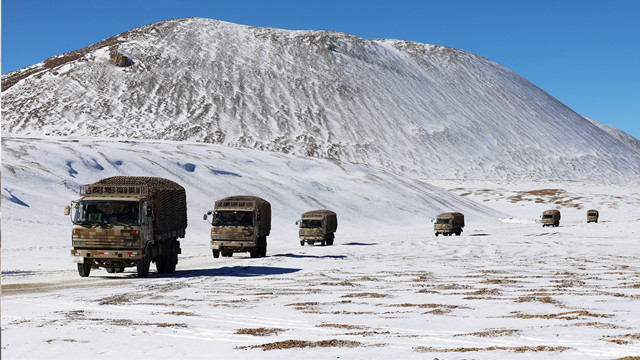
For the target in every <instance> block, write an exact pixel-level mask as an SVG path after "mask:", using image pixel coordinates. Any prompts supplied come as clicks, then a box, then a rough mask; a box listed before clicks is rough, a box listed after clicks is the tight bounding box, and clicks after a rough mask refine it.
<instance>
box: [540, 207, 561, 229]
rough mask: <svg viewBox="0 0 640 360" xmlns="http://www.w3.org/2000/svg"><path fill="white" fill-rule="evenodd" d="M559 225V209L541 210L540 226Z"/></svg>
mask: <svg viewBox="0 0 640 360" xmlns="http://www.w3.org/2000/svg"><path fill="white" fill-rule="evenodd" d="M559 225H560V210H555V209H552V210H545V211H543V212H542V227H545V226H554V227H558V226H559Z"/></svg>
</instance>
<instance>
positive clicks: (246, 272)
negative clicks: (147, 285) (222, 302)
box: [151, 266, 302, 278]
mask: <svg viewBox="0 0 640 360" xmlns="http://www.w3.org/2000/svg"><path fill="white" fill-rule="evenodd" d="M300 270H302V269H294V268H283V267H271V266H225V267H222V268H218V269H199V270H176V271H175V272H174V273H173V274H170V275H168V274H151V275H155V276H153V277H156V276H157V277H178V278H191V277H199V276H232V277H253V276H265V275H283V274H291V273H295V272H298V271H300Z"/></svg>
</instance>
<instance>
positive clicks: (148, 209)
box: [146, 206, 151, 216]
mask: <svg viewBox="0 0 640 360" xmlns="http://www.w3.org/2000/svg"><path fill="white" fill-rule="evenodd" d="M146 215H147V216H151V206H149V207H147V213H146Z"/></svg>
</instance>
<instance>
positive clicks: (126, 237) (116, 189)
mask: <svg viewBox="0 0 640 360" xmlns="http://www.w3.org/2000/svg"><path fill="white" fill-rule="evenodd" d="M80 196H81V198H80V199H78V200H75V201H73V202H71V205H70V206H66V207H65V210H64V213H65V215H71V222H72V223H73V225H72V226H71V240H72V246H73V249H72V250H71V257H72V259H73V261H74V262H76V263H77V264H78V273H79V274H80V276H82V277H86V276H89V273H90V272H91V269H97V268H105V269H106V270H107V272H109V273H114V272H123V271H124V268H126V267H133V266H135V267H136V268H137V274H138V277H141V278H144V277H147V276H148V274H149V266H150V263H151V262H155V263H156V268H157V270H158V272H159V273H171V272H174V271H175V269H176V265H177V264H178V254H180V252H181V249H180V242H179V241H178V238H184V236H185V231H186V228H187V200H186V193H185V190H184V188H183V187H182V186H180V185H178V184H177V183H175V182H173V181H171V180H167V179H162V178H155V177H133V176H115V177H110V178H106V179H102V180H100V181H97V182H95V183H93V184H89V185H81V186H80Z"/></svg>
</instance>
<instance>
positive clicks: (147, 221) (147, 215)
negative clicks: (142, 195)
mask: <svg viewBox="0 0 640 360" xmlns="http://www.w3.org/2000/svg"><path fill="white" fill-rule="evenodd" d="M151 212H152V209H151V206H149V204H148V203H147V202H146V201H143V202H142V211H141V212H140V213H141V217H142V222H141V224H142V226H141V227H142V242H143V243H147V242H149V241H151V240H152V239H153V227H152V218H151Z"/></svg>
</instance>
